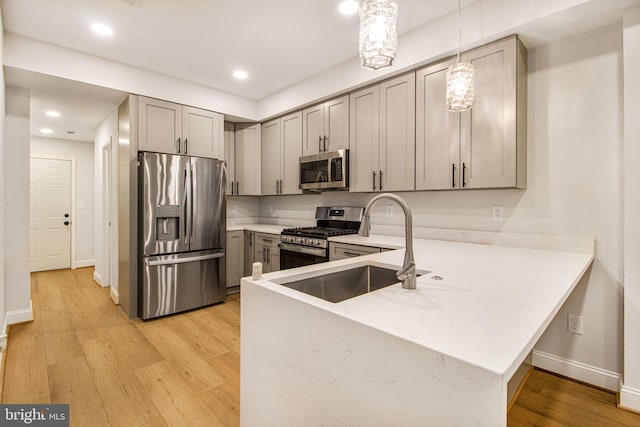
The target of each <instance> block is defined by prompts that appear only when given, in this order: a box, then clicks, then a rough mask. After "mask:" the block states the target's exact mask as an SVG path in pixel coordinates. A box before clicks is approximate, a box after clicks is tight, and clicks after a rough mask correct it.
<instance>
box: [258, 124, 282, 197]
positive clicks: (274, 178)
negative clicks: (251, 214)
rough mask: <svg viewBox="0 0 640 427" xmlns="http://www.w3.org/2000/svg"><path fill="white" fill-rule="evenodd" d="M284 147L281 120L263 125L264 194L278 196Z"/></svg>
mask: <svg viewBox="0 0 640 427" xmlns="http://www.w3.org/2000/svg"><path fill="white" fill-rule="evenodd" d="M281 160H282V146H281V143H280V119H275V120H271V121H270V122H267V123H264V124H263V125H262V194H263V195H265V196H269V195H273V194H278V193H279V188H280V169H281V164H280V162H281Z"/></svg>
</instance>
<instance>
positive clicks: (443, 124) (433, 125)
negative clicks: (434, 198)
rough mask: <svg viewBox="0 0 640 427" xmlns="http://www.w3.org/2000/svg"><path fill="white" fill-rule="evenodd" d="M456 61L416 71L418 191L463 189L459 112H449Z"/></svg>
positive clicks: (448, 60)
mask: <svg viewBox="0 0 640 427" xmlns="http://www.w3.org/2000/svg"><path fill="white" fill-rule="evenodd" d="M455 63H456V60H455V58H452V59H447V60H445V61H442V62H439V63H437V64H433V65H429V66H427V67H425V68H422V69H420V70H418V71H417V72H416V190H446V189H451V188H460V184H461V180H460V170H461V168H460V113H454V112H451V111H449V110H448V109H447V105H446V96H447V77H446V74H447V69H448V68H449V66H450V65H453V64H455Z"/></svg>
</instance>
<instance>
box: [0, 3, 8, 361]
mask: <svg viewBox="0 0 640 427" xmlns="http://www.w3.org/2000/svg"><path fill="white" fill-rule="evenodd" d="M3 37H4V31H3V28H2V8H0V63H1V62H2V60H3V57H4V55H3V44H4V43H2V40H3ZM4 92H5V90H4V72H2V73H0V242H4V241H5V238H4V229H5V215H4V209H5V206H6V204H5V198H4V197H5V196H4V181H5V177H4V174H5V167H4V158H5V155H4V150H5V138H4V120H5V118H4V116H5V98H4ZM4 265H5V261H4V245H2V244H0V322H2V323H3V324H4V325H3V327H2V330H0V350H4V348H5V346H6V341H7V335H6V334H7V329H6V323H5V322H4V320H5V317H4V316H5V311H6V310H5V281H4V275H5V269H4ZM2 355H3V353H0V363H2Z"/></svg>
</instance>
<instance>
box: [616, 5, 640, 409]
mask: <svg viewBox="0 0 640 427" xmlns="http://www.w3.org/2000/svg"><path fill="white" fill-rule="evenodd" d="M623 25H624V30H623V34H624V36H623V37H624V90H625V97H624V132H625V137H624V166H625V167H624V174H625V178H624V180H625V192H624V200H625V209H624V217H625V223H624V231H625V233H624V234H625V239H624V313H625V321H624V378H623V387H622V391H621V393H620V404H621V405H623V406H626V407H628V408H632V409H634V410H636V411H640V363H638V360H640V262H639V260H640V193H639V192H638V185H637V183H638V182H640V168H638V159H640V120H639V119H640V98H639V95H640V7H636V8H634V9H631V10H628V11H626V12H625V14H624V17H623Z"/></svg>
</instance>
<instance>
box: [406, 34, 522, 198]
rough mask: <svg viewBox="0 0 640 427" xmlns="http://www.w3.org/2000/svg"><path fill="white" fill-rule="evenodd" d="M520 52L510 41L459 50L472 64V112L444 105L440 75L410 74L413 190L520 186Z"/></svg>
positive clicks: (439, 68)
mask: <svg viewBox="0 0 640 427" xmlns="http://www.w3.org/2000/svg"><path fill="white" fill-rule="evenodd" d="M526 58H527V56H526V50H525V48H524V46H523V45H522V43H521V42H520V41H519V39H518V38H517V37H516V36H512V37H509V38H507V39H503V40H499V41H497V42H495V43H491V44H489V45H486V46H483V47H480V48H477V49H474V50H471V51H469V52H465V53H463V54H462V57H461V60H462V61H465V62H471V63H472V64H473V65H474V66H475V102H474V105H473V108H472V109H471V110H469V111H465V112H462V113H451V112H449V111H447V108H446V105H445V90H446V70H447V68H448V66H449V65H451V64H452V63H455V59H450V60H447V61H443V62H440V63H437V64H434V65H429V66H427V67H424V68H422V69H420V70H418V71H417V74H416V80H417V83H416V92H417V96H416V189H417V190H443V189H452V188H454V189H459V188H469V189H472V188H525V187H526V174H527V171H526V149H527V148H526V132H527V130H526V120H527V88H526V84H527V83H526V75H527V64H526Z"/></svg>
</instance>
